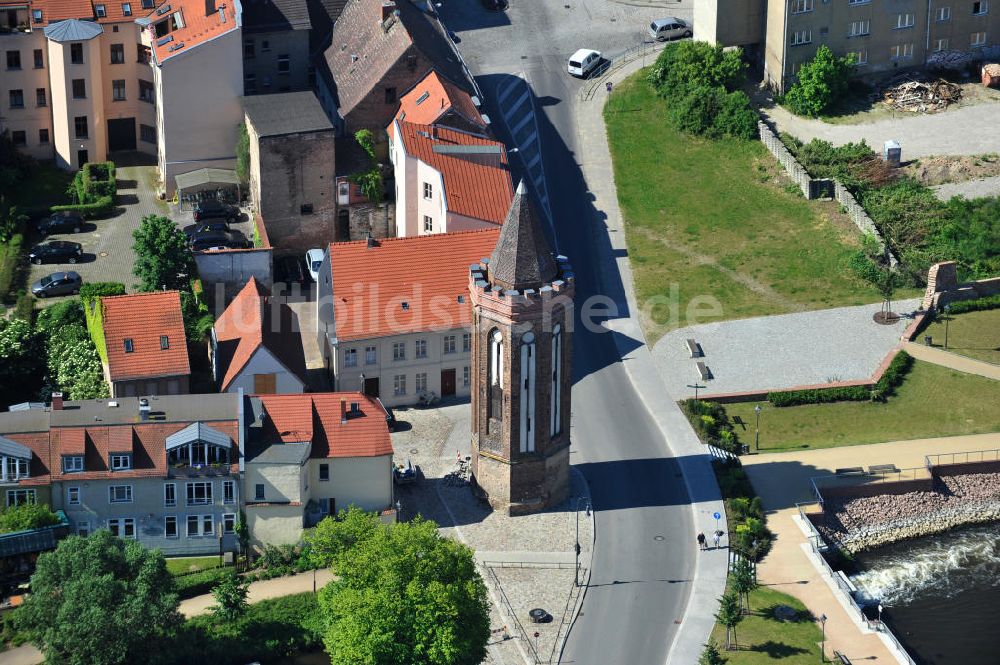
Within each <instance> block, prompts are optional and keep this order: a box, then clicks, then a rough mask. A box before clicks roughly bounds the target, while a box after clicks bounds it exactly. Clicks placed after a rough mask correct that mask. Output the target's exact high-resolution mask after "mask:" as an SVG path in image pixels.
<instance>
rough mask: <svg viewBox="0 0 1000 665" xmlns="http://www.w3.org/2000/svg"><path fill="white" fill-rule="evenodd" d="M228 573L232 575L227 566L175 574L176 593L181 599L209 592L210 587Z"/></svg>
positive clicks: (213, 586) (214, 585) (212, 587)
mask: <svg viewBox="0 0 1000 665" xmlns="http://www.w3.org/2000/svg"><path fill="white" fill-rule="evenodd" d="M229 575H232V572H231V570H230V569H228V568H209V569H208V570H200V571H198V572H196V573H187V574H184V575H175V576H174V583H175V584H176V586H177V595H178V596H180V597H181V598H182V599H183V598H193V597H194V596H202V595H204V594H206V593H211V592H212V589H214V588H215V587H216V585H218V584H219V583H220V582H222V580H224V579H226V577H228V576H229Z"/></svg>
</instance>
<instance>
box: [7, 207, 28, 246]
mask: <svg viewBox="0 0 1000 665" xmlns="http://www.w3.org/2000/svg"><path fill="white" fill-rule="evenodd" d="M27 221H28V216H27V215H23V214H21V211H20V210H18V209H17V206H16V205H8V203H7V199H6V198H5V197H4V196H2V195H0V243H3V242H7V241H9V240H10V239H11V238H13V237H14V234H15V233H17V232H18V231H20V230H21V227H22V226H23V225H24V223H25V222H27Z"/></svg>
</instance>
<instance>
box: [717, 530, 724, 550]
mask: <svg viewBox="0 0 1000 665" xmlns="http://www.w3.org/2000/svg"><path fill="white" fill-rule="evenodd" d="M723 535H724V534H723V532H722V531H716V532H715V549H719V546H720V545H719V543H720V542H721V541H722V536H723Z"/></svg>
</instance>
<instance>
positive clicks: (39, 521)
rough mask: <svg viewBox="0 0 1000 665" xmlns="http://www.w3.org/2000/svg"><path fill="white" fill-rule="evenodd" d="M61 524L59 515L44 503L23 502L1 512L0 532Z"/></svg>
mask: <svg viewBox="0 0 1000 665" xmlns="http://www.w3.org/2000/svg"><path fill="white" fill-rule="evenodd" d="M55 524H59V516H58V515H56V514H55V513H54V512H52V510H51V509H49V507H48V506H47V505H46V504H44V503H22V504H21V505H19V506H10V507H9V508H7V509H6V510H4V511H3V512H2V513H0V533H12V532H14V531H27V530H29V529H41V528H42V527H45V526H53V525H55Z"/></svg>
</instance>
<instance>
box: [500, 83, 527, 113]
mask: <svg viewBox="0 0 1000 665" xmlns="http://www.w3.org/2000/svg"><path fill="white" fill-rule="evenodd" d="M529 97H531V91H530V90H527V89H525V91H524V94H523V95H521V96H520V97H518V98H517V101H516V102H514V104H513V105H512V106H511V107H510V108H508V109H507V110H506V111H505V112H504V115H505V116H507V117H510V116H511V115H513V114H514V112H515V111H516V110H517V108H518V107H519V106H520V105H521V104H523V103H524V102H525V101H526V100H527V99H528V98H529ZM528 115H531V112H530V111H529V112H528Z"/></svg>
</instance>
